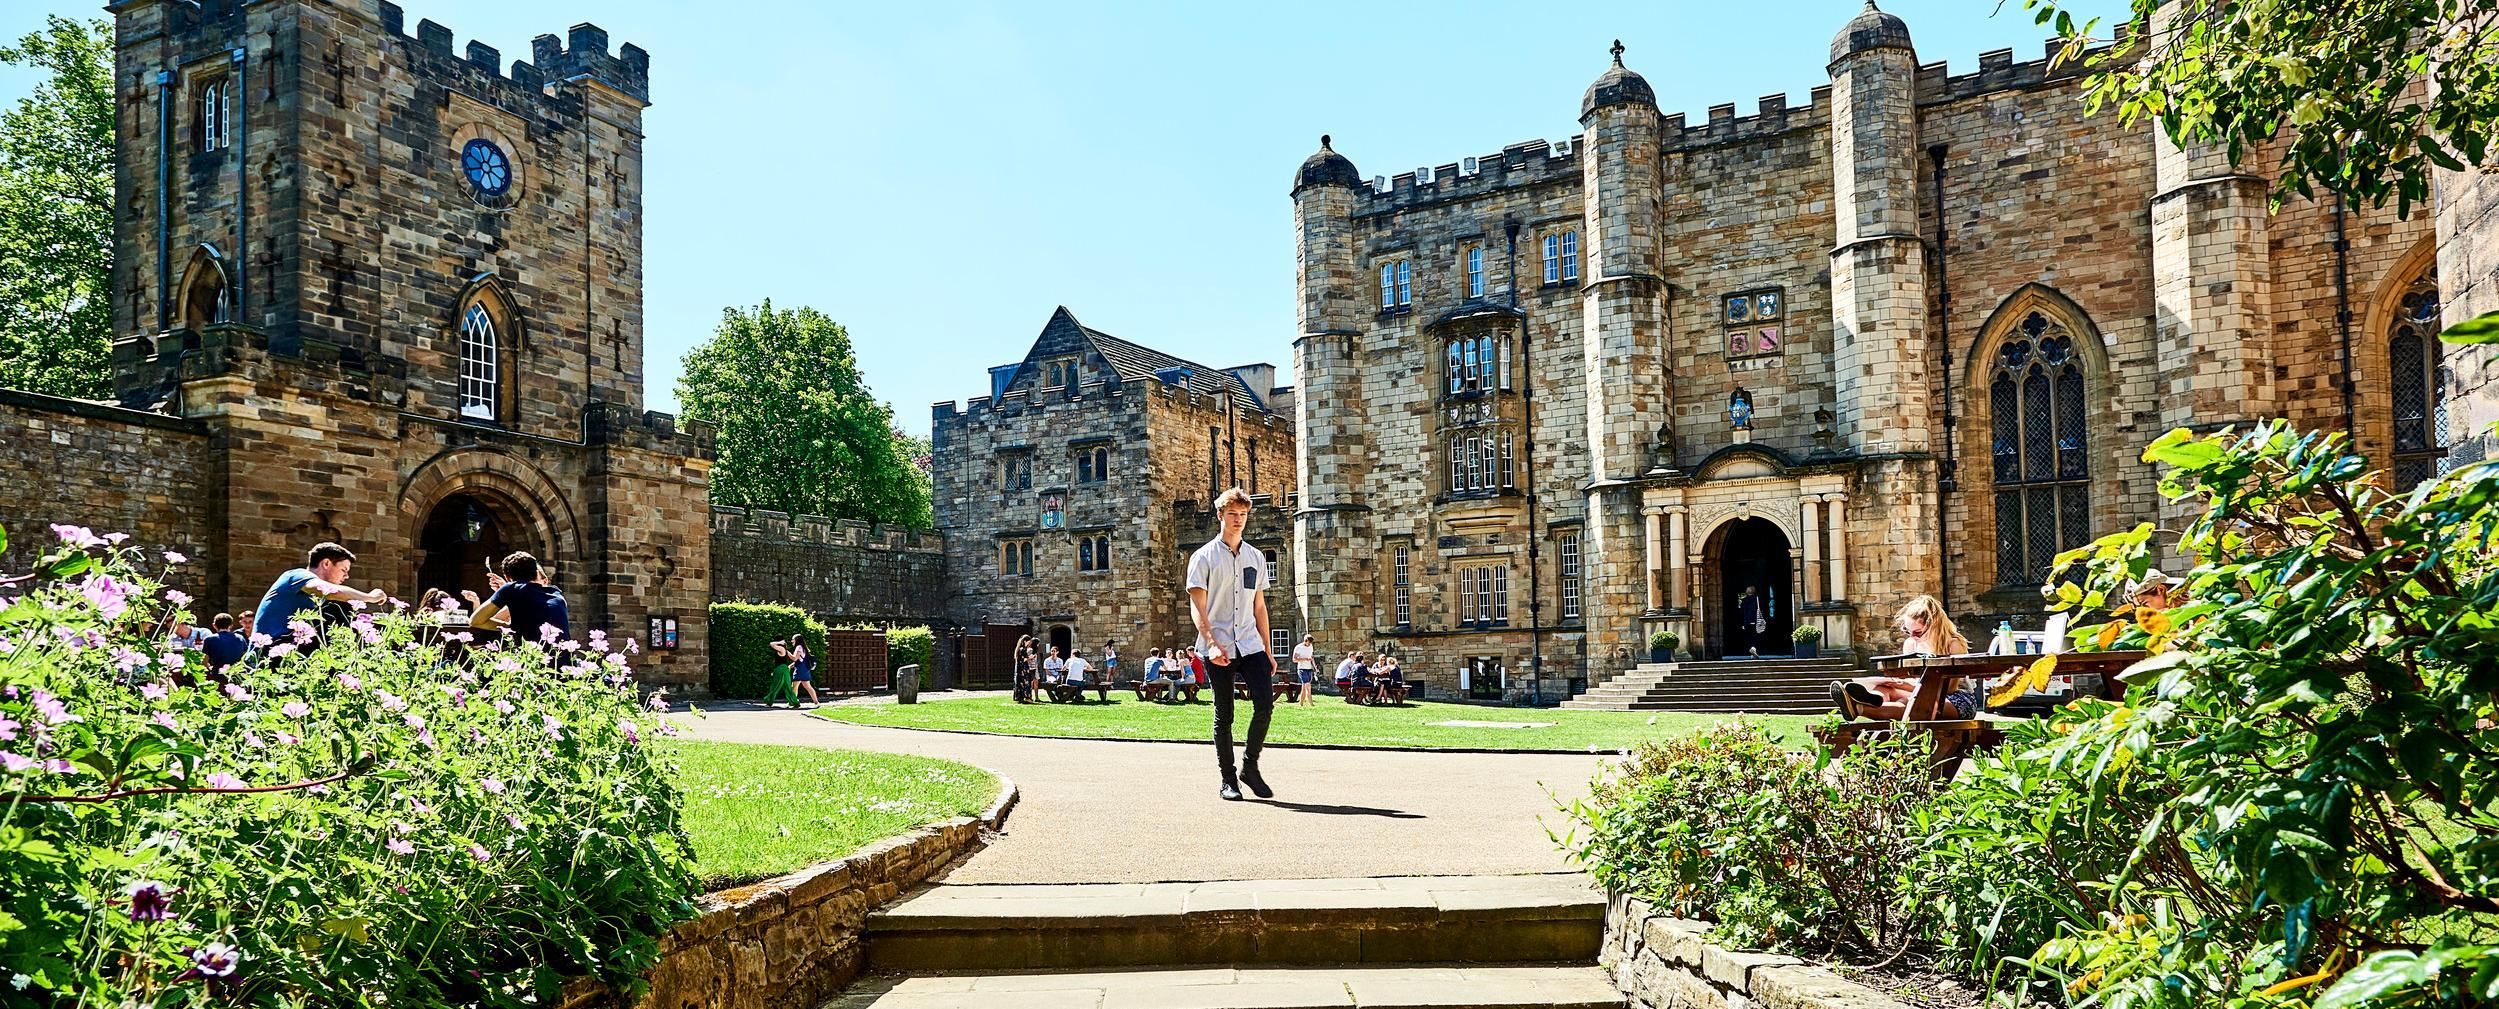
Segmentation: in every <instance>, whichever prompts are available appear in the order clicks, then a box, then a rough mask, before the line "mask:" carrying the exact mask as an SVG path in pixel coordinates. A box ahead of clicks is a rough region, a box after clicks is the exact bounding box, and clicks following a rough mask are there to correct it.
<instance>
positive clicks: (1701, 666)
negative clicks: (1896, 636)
mask: <svg viewBox="0 0 2499 1009" xmlns="http://www.w3.org/2000/svg"><path fill="white" fill-rule="evenodd" d="M1861 673H1862V670H1860V669H1858V668H1857V666H1856V663H1855V662H1854V661H1853V660H1852V659H1849V658H1846V657H1836V658H1819V659H1723V660H1719V661H1714V662H1666V663H1657V662H1644V663H1641V664H1640V665H1637V666H1633V667H1632V668H1631V669H1630V670H1629V671H1627V672H1625V673H1623V674H1622V675H1620V676H1617V677H1615V678H1613V679H1611V680H1607V681H1605V682H1604V683H1603V684H1601V685H1599V686H1598V687H1597V688H1596V689H1594V690H1590V691H1588V692H1587V693H1584V694H1581V695H1579V696H1577V697H1574V698H1571V699H1570V700H1567V701H1564V702H1562V706H1563V707H1565V708H1577V709H1581V710H1590V711H1702V712H1727V713H1730V714H1734V713H1757V714H1780V715H1819V714H1824V713H1826V712H1829V711H1830V710H1831V691H1830V685H1831V681H1832V680H1837V679H1844V678H1846V677H1850V676H1857V675H1860V674H1861Z"/></svg>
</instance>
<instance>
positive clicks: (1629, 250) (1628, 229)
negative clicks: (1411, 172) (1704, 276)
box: [1579, 41, 1674, 656]
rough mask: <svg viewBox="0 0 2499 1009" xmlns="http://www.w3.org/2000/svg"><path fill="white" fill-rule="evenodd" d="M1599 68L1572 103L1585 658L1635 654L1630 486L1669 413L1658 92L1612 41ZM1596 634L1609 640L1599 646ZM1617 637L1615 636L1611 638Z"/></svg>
mask: <svg viewBox="0 0 2499 1009" xmlns="http://www.w3.org/2000/svg"><path fill="white" fill-rule="evenodd" d="M1613 54H1614V65H1613V66H1611V67H1607V68H1606V70H1605V72H1604V73H1603V74H1601V75H1599V76H1598V77H1597V79H1596V82H1595V83H1593V84H1590V85H1589V86H1588V92H1587V94H1586V95H1585V96H1583V97H1582V98H1581V99H1580V106H1579V123H1580V126H1581V127H1582V128H1583V130H1584V131H1585V132H1584V134H1583V139H1582V145H1583V149H1584V151H1585V153H1584V155H1583V156H1582V159H1581V168H1580V178H1581V185H1582V191H1581V193H1582V196H1581V198H1582V222H1583V223H1582V228H1583V229H1584V231H1585V233H1586V236H1587V237H1586V238H1585V239H1584V241H1585V242H1586V245H1587V256H1588V274H1587V281H1586V283H1585V285H1584V286H1583V287H1582V288H1581V293H1580V306H1581V326H1582V338H1581V351H1582V354H1583V356H1584V361H1585V364H1586V369H1587V370H1586V380H1587V403H1588V410H1587V413H1588V472H1589V477H1590V480H1589V485H1588V526H1587V544H1586V549H1587V550H1588V551H1589V553H1590V555H1591V556H1592V557H1594V558H1597V563H1596V564H1595V565H1594V570H1596V571H1598V572H1600V573H1602V575H1601V576H1600V577H1598V578H1596V579H1593V580H1592V581H1591V584H1590V589H1591V591H1590V592H1589V594H1588V599H1587V608H1588V617H1587V620H1588V626H1589V627H1590V628H1592V629H1602V631H1601V632H1592V636H1591V639H1590V641H1589V649H1588V651H1589V654H1590V655H1592V656H1594V655H1604V654H1609V653H1610V652H1612V651H1613V650H1614V649H1615V648H1618V647H1619V648H1631V649H1636V648H1637V647H1640V646H1638V645H1637V644H1636V643H1635V642H1633V640H1632V638H1633V637H1635V636H1636V628H1637V627H1638V623H1637V621H1635V620H1633V619H1631V618H1632V617H1633V616H1634V615H1635V614H1638V613H1640V612H1641V611H1642V610H1643V609H1644V608H1646V607H1647V606H1648V604H1649V600H1650V598H1651V596H1652V593H1651V592H1650V591H1649V587H1648V585H1647V584H1646V582H1645V578H1647V577H1654V576H1653V575H1643V574H1642V572H1645V571H1647V570H1648V567H1647V566H1646V565H1644V564H1643V563H1642V562H1641V557H1642V551H1643V549H1644V546H1643V541H1642V538H1641V537H1642V531H1641V527H1640V523H1641V514H1640V499H1639V496H1638V493H1637V486H1636V484H1634V483H1633V481H1634V480H1636V479H1637V478H1638V477H1639V476H1640V475H1641V474H1643V473H1645V472H1647V471H1648V470H1649V469H1650V468H1651V465H1652V463H1653V462H1654V461H1655V460H1658V459H1661V458H1665V459H1671V458H1673V450H1674V449H1673V446H1672V445H1671V444H1665V445H1661V444H1660V440H1661V439H1662V438H1667V437H1670V436H1669V435H1667V434H1666V429H1667V426H1668V425H1667V419H1668V418H1669V417H1672V416H1673V415H1674V381H1673V380H1674V376H1673V375H1672V373H1671V369H1672V363H1671V362H1672V357H1671V353H1670V352H1671V348H1670V347H1669V346H1668V338H1667V333H1668V329H1667V325H1666V302H1667V290H1666V278H1665V275H1664V273H1665V271H1664V268H1663V266H1662V265H1661V262H1660V249H1659V246H1658V243H1659V241H1660V229H1661V227H1662V226H1663V222H1661V221H1660V220H1659V217H1658V204H1659V200H1660V193H1659V165H1658V159H1659V158H1660V157H1661V154H1662V152H1661V148H1660V146H1659V145H1660V141H1661V138H1662V136H1663V132H1662V131H1663V130H1664V127H1665V124H1664V121H1663V120H1662V118H1661V117H1660V115H1659V113H1658V109H1657V92H1656V91H1655V90H1653V89H1652V88H1650V87H1649V82H1648V81H1647V80H1646V79H1645V78H1642V77H1641V76H1640V75H1639V74H1637V73H1634V72H1632V71H1631V70H1630V69H1629V68H1627V67H1625V66H1623V44H1622V43H1621V42H1620V41H1617V42H1615V43H1614V49H1613ZM1597 633H1602V634H1604V635H1608V636H1609V637H1607V638H1603V639H1601V638H1599V637H1597V636H1596V634H1597ZM1617 635H1618V636H1619V640H1617V639H1614V638H1613V637H1610V636H1617Z"/></svg>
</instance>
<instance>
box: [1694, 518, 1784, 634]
mask: <svg viewBox="0 0 2499 1009" xmlns="http://www.w3.org/2000/svg"><path fill="white" fill-rule="evenodd" d="M1702 558H1703V564H1702V568H1701V570H1702V573H1703V575H1704V576H1705V577H1707V578H1708V579H1709V581H1710V583H1711V585H1710V587H1709V588H1708V590H1707V591H1706V594H1704V595H1703V596H1702V598H1704V599H1706V600H1708V602H1709V604H1710V608H1709V621H1708V631H1707V633H1708V638H1709V652H1710V654H1711V655H1712V656H1714V657H1718V658H1731V657H1738V656H1743V655H1745V654H1746V648H1747V647H1748V646H1751V645H1753V644H1755V642H1754V639H1753V636H1752V635H1751V634H1749V633H1747V632H1746V631H1745V630H1744V628H1743V627H1742V626H1741V623H1740V621H1738V620H1737V619H1736V616H1737V614H1738V613H1739V612H1740V609H1739V607H1741V606H1742V599H1743V597H1744V590H1745V589H1746V588H1747V587H1750V588H1752V589H1753V591H1754V594H1755V595H1757V596H1759V597H1760V598H1761V606H1762V608H1763V610H1764V612H1765V615H1766V616H1767V618H1768V620H1767V626H1766V627H1765V628H1764V629H1763V630H1762V632H1761V634H1760V636H1759V643H1758V644H1759V647H1760V649H1761V653H1762V654H1763V655H1765V656H1767V655H1791V654H1794V653H1795V651H1796V646H1795V639H1794V638H1792V637H1791V636H1790V634H1791V632H1793V631H1794V630H1795V629H1796V567H1795V563H1794V557H1793V555H1792V550H1791V547H1790V545H1789V543H1788V538H1787V533H1786V532H1784V531H1782V530H1781V529H1780V528H1779V526H1778V523H1775V522H1772V521H1770V520H1769V519H1765V518H1748V519H1738V520H1736V521H1734V522H1729V523H1727V524H1725V525H1722V526H1719V527H1718V528H1717V529H1716V530H1715V531H1713V532H1711V533H1710V536H1709V542H1708V543H1707V544H1706V546H1705V547H1704V548H1703V553H1702Z"/></svg>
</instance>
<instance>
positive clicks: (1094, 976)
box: [826, 964, 1625, 1009]
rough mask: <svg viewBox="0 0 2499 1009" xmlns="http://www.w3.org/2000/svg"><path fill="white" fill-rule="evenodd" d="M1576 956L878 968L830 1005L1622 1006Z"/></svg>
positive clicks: (971, 1008)
mask: <svg viewBox="0 0 2499 1009" xmlns="http://www.w3.org/2000/svg"><path fill="white" fill-rule="evenodd" d="M1624 1004H1625V999H1624V998H1623V995H1622V993H1621V992H1620V991H1618V990H1616V989H1615V987H1614V985H1613V983H1612V982H1611V980H1610V979H1609V978H1608V976H1607V974H1606V972H1605V971H1604V970H1603V969H1602V968H1599V967H1594V966H1588V965H1585V964H1578V965H1536V966H1498V967H1484V966H1467V965H1451V966H1437V965H1400V966H1388V967H1248V968H1233V967H1211V968H1181V969H1166V970H1127V971H1098V972H1087V973H1025V972H1012V973H1006V972H1002V973H943V974H924V975H920V976H916V977H903V978H875V979H870V980H868V981H865V982H862V983H861V984H859V985H857V986H854V987H853V988H852V989H851V990H850V991H849V992H847V993H845V994H844V995H843V996H841V997H840V998H837V999H835V1000H833V1001H832V1002H831V1003H829V1004H828V1006H827V1007H826V1009H994V1007H999V1006H1013V1007H1016V1009H1174V1007H1185V1009H1347V1007H1354V1006H1360V1007H1362V1009H1425V1007H1429V1009H1529V1007H1536V1009H1623V1006H1624Z"/></svg>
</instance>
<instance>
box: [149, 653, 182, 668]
mask: <svg viewBox="0 0 2499 1009" xmlns="http://www.w3.org/2000/svg"><path fill="white" fill-rule="evenodd" d="M184 661H186V660H185V659H184V658H183V657H182V652H181V651H180V650H179V649H171V648H169V649H166V650H165V654H163V655H159V656H157V657H156V664H157V665H160V666H163V667H165V668H167V669H180V668H182V663H183V662H184Z"/></svg>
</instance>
